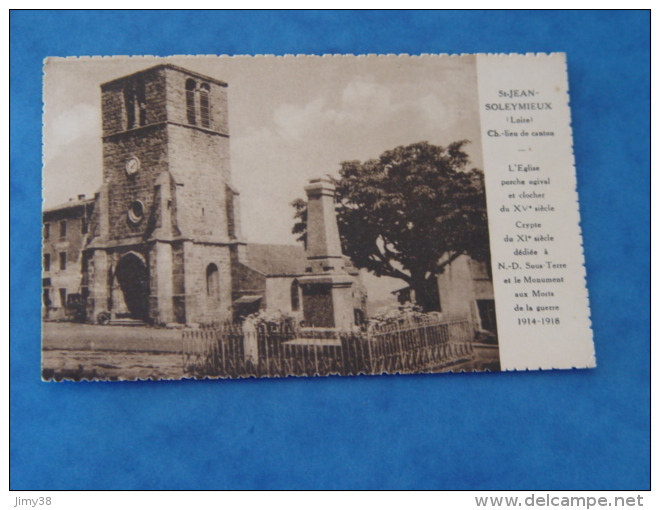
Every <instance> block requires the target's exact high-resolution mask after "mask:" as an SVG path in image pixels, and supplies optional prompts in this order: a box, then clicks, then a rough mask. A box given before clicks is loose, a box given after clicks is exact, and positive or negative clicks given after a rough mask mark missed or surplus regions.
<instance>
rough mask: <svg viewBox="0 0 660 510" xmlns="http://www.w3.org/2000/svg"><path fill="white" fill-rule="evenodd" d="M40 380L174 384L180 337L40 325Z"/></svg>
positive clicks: (147, 330) (167, 332)
mask: <svg viewBox="0 0 660 510" xmlns="http://www.w3.org/2000/svg"><path fill="white" fill-rule="evenodd" d="M42 345H43V353H42V376H43V378H44V379H47V380H50V379H55V380H62V379H72V380H81V379H100V380H118V379H119V380H129V381H131V380H138V379H180V378H181V377H184V376H185V374H184V372H183V360H182V355H181V331H178V330H174V329H160V328H151V327H145V326H91V325H88V324H74V323H57V322H46V323H44V324H43V341H42Z"/></svg>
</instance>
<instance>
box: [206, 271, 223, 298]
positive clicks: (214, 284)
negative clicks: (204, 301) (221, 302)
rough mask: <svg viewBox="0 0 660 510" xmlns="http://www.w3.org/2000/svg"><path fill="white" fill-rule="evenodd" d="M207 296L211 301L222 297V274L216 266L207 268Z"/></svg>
mask: <svg viewBox="0 0 660 510" xmlns="http://www.w3.org/2000/svg"><path fill="white" fill-rule="evenodd" d="M206 295H207V296H208V297H209V298H211V299H218V298H219V297H220V274H219V273H218V266H216V265H215V264H209V265H208V266H207V267H206Z"/></svg>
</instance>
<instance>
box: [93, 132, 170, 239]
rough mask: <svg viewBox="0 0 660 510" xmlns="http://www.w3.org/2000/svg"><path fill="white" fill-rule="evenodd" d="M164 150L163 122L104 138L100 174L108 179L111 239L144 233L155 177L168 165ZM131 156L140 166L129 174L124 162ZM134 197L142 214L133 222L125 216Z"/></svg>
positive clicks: (151, 202) (150, 206)
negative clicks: (141, 218)
mask: <svg viewBox="0 0 660 510" xmlns="http://www.w3.org/2000/svg"><path fill="white" fill-rule="evenodd" d="M167 152H168V151H167V129H166V128H165V125H160V126H151V127H150V126H147V127H143V128H139V129H136V130H132V131H128V132H125V133H120V134H116V135H113V136H111V137H108V138H106V140H105V141H104V144H103V167H104V174H105V175H104V177H105V182H110V183H112V185H111V186H109V187H108V208H109V219H110V222H109V224H110V238H111V239H116V240H119V239H126V238H129V237H134V236H144V234H145V232H146V230H147V228H148V227H149V217H150V215H151V214H152V209H153V207H154V184H155V181H156V178H157V177H158V175H159V174H160V173H161V172H163V171H166V170H167V169H168V157H167ZM132 156H135V157H137V158H138V159H139V160H140V169H139V170H138V172H137V173H136V174H134V175H132V176H129V175H127V173H126V162H127V161H128V159H129V158H130V157H132ZM135 200H140V201H141V202H142V203H143V204H144V206H145V218H144V219H143V220H142V221H141V222H140V223H137V224H135V223H132V222H130V221H129V220H128V208H129V207H130V205H131V203H133V201H135Z"/></svg>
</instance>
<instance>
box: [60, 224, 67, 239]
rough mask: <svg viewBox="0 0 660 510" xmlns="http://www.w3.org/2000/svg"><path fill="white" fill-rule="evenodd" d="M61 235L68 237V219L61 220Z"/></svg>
mask: <svg viewBox="0 0 660 510" xmlns="http://www.w3.org/2000/svg"><path fill="white" fill-rule="evenodd" d="M60 237H62V238H64V237H66V220H63V221H60Z"/></svg>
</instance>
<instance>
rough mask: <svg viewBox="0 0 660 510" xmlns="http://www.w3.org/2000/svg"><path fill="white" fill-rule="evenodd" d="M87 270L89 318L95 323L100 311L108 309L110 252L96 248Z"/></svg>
mask: <svg viewBox="0 0 660 510" xmlns="http://www.w3.org/2000/svg"><path fill="white" fill-rule="evenodd" d="M87 271H88V272H89V287H88V291H89V296H88V298H87V320H88V321H89V322H92V323H94V324H95V323H96V321H97V318H98V315H99V313H101V312H107V311H108V292H109V289H108V283H109V282H108V254H107V253H106V252H105V251H103V250H94V254H93V255H92V256H91V257H90V260H89V262H88V268H87Z"/></svg>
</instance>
